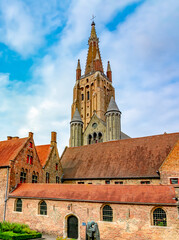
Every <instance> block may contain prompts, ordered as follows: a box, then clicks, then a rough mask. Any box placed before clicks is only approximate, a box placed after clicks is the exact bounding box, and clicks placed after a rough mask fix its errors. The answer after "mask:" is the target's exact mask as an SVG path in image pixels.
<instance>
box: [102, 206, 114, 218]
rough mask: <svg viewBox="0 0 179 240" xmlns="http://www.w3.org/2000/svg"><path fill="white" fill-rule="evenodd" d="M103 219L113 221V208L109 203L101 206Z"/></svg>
mask: <svg viewBox="0 0 179 240" xmlns="http://www.w3.org/2000/svg"><path fill="white" fill-rule="evenodd" d="M103 221H106V222H112V221H113V210H112V208H111V207H110V206H109V205H105V206H104V207H103Z"/></svg>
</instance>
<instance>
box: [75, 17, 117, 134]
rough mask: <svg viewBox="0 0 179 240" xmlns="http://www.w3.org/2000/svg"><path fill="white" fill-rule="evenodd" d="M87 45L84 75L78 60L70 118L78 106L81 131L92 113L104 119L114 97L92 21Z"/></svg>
mask: <svg viewBox="0 0 179 240" xmlns="http://www.w3.org/2000/svg"><path fill="white" fill-rule="evenodd" d="M88 46H89V47H88V54H87V59H86V67H85V74H84V75H81V66H80V60H78V64H77V68H76V83H75V86H74V89H73V103H72V108H71V119H72V118H73V115H74V113H75V110H76V108H78V111H79V113H80V116H81V119H82V121H83V131H84V130H85V129H86V127H87V126H88V124H89V122H90V119H91V117H92V116H93V114H94V113H96V115H97V116H98V117H99V118H100V119H102V120H103V121H106V116H105V113H106V111H107V107H108V105H109V102H110V99H111V96H113V97H115V96H114V95H115V93H114V88H113V86H112V72H111V67H110V63H109V61H108V64H107V72H106V74H105V73H104V70H103V63H102V59H101V54H100V49H99V39H98V37H97V34H96V29H95V23H94V21H93V22H92V24H91V34H90V37H89V40H88Z"/></svg>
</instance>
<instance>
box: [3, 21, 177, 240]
mask: <svg viewBox="0 0 179 240" xmlns="http://www.w3.org/2000/svg"><path fill="white" fill-rule="evenodd" d="M98 43H99V40H98V38H97V35H96V30H95V24H94V22H93V23H92V25H91V34H90V38H89V41H88V44H89V49H88V55H87V61H86V68H85V74H84V75H81V67H80V61H78V64H77V69H76V83H75V86H74V89H73V104H72V109H71V110H72V112H71V113H72V114H71V123H70V129H71V132H70V147H66V148H65V150H64V152H63V154H62V156H61V159H60V157H59V154H58V149H57V143H56V133H55V132H52V133H51V142H50V143H49V144H47V145H40V146H35V143H34V141H33V134H32V133H29V136H28V137H27V138H21V139H19V138H18V137H15V138H12V137H8V140H6V141H1V142H0V221H2V220H3V219H6V220H8V221H12V222H13V221H14V222H21V223H26V224H29V225H30V227H32V228H34V229H37V230H39V231H44V232H47V233H52V234H57V235H60V236H64V237H72V238H75V239H78V240H85V239H86V225H87V224H88V223H89V222H90V221H94V222H96V223H97V224H98V226H99V232H100V236H101V240H109V239H113V240H129V239H130V240H131V239H134V240H156V239H157V240H174V239H177V236H178V235H179V200H178V198H179V133H171V134H166V133H165V134H161V135H156V136H148V137H142V138H130V137H129V136H127V135H126V134H124V133H123V132H122V131H121V123H120V119H121V112H120V110H119V108H118V106H117V104H116V102H115V89H114V87H113V86H112V71H111V67H110V63H109V62H108V64H107V72H106V74H105V73H104V70H103V64H102V59H101V54H100V50H99V45H98ZM34 183H36V184H34ZM58 183H61V184H58Z"/></svg>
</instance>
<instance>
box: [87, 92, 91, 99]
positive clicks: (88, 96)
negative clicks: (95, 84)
mask: <svg viewBox="0 0 179 240" xmlns="http://www.w3.org/2000/svg"><path fill="white" fill-rule="evenodd" d="M89 98H90V95H89V91H88V92H87V100H89Z"/></svg>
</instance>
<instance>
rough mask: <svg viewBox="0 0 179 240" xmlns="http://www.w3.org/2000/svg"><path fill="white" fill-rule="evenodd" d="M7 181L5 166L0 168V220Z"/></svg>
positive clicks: (2, 213) (0, 218)
mask: <svg viewBox="0 0 179 240" xmlns="http://www.w3.org/2000/svg"><path fill="white" fill-rule="evenodd" d="M6 183H7V168H0V222H1V221H2V220H3V215H4V200H5V192H6Z"/></svg>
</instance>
